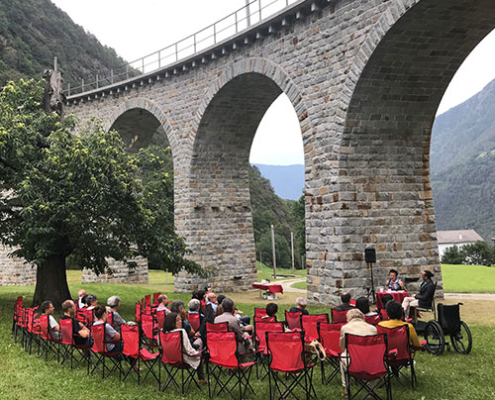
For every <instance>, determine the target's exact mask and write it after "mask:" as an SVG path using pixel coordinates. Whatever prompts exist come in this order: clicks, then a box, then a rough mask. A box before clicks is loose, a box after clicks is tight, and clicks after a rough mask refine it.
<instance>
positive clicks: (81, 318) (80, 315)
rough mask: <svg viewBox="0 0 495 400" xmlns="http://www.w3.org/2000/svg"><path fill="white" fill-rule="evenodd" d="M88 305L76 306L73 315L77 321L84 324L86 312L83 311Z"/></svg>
mask: <svg viewBox="0 0 495 400" xmlns="http://www.w3.org/2000/svg"><path fill="white" fill-rule="evenodd" d="M87 308H88V307H83V308H77V309H76V314H75V317H76V319H77V320H78V321H79V322H82V323H83V324H86V314H85V311H86V309H87Z"/></svg>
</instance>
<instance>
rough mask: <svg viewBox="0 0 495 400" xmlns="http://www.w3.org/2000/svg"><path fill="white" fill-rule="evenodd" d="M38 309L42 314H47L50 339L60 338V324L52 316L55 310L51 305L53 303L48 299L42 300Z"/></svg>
mask: <svg viewBox="0 0 495 400" xmlns="http://www.w3.org/2000/svg"><path fill="white" fill-rule="evenodd" d="M40 311H41V313H42V314H44V315H48V333H49V334H50V336H51V338H52V339H55V340H60V339H62V331H61V330H60V325H59V324H58V322H57V321H56V320H55V318H53V311H55V307H53V303H52V302H51V301H49V300H47V301H44V302H43V303H41V305H40Z"/></svg>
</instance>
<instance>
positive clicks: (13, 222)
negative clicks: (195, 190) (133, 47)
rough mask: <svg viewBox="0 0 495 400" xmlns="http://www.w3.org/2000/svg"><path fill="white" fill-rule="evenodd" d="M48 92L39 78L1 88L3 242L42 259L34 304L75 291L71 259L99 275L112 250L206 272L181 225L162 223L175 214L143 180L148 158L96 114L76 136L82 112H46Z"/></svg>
mask: <svg viewBox="0 0 495 400" xmlns="http://www.w3.org/2000/svg"><path fill="white" fill-rule="evenodd" d="M42 97H43V85H42V83H41V82H35V81H33V80H31V81H22V80H21V81H20V82H19V83H18V84H15V83H13V82H10V83H9V84H7V85H6V86H5V87H4V88H3V89H2V91H1V93H0V211H1V218H0V240H1V241H2V243H4V244H7V245H9V246H13V247H15V248H17V250H16V251H15V254H16V255H18V256H21V257H24V258H25V259H26V260H27V261H28V262H32V263H34V264H36V265H37V281H36V289H35V295H34V303H35V304H37V303H39V302H41V301H43V300H46V299H50V300H52V301H53V302H54V304H56V305H59V304H60V303H61V302H62V301H64V300H66V299H67V298H70V293H69V289H68V286H67V280H66V272H65V271H66V259H67V257H69V256H71V258H72V259H73V261H74V262H75V263H76V264H77V265H79V266H80V267H81V268H90V269H92V270H93V271H95V272H96V273H101V272H103V271H105V270H106V269H107V267H108V263H107V259H108V258H109V257H112V258H114V259H116V260H122V261H127V260H129V259H131V258H132V257H134V256H136V255H143V256H145V257H147V256H149V255H150V254H153V255H154V256H155V257H157V258H159V259H160V260H162V264H163V267H164V268H167V269H168V270H172V271H178V270H179V269H180V268H182V267H185V268H186V269H188V270H190V271H191V272H200V268H199V266H198V265H197V264H195V263H193V262H191V261H189V260H186V259H185V255H186V254H187V253H188V249H187V248H186V246H185V243H184V241H183V239H182V238H181V237H179V236H177V235H176V234H175V233H174V231H173V225H170V224H168V225H164V224H162V223H160V222H161V221H163V219H164V218H167V217H170V218H173V216H170V215H169V214H170V213H168V212H167V211H166V210H165V211H164V210H163V209H162V208H161V204H160V203H159V202H157V201H158V197H157V196H155V197H154V196H153V193H155V192H156V191H155V189H153V188H151V187H149V186H148V187H147V186H146V182H144V183H143V180H141V179H139V176H138V173H137V171H138V168H137V164H138V163H139V159H137V158H136V157H134V156H131V155H129V154H128V153H127V152H126V151H125V147H124V144H123V142H122V140H121V138H120V136H119V135H118V133H117V132H105V131H104V130H103V129H102V127H101V125H100V124H99V123H98V122H96V121H95V122H94V123H93V124H91V125H89V126H88V127H87V128H86V129H85V130H84V131H82V132H79V133H78V134H77V135H75V134H74V133H73V128H74V125H75V121H74V119H73V118H71V117H67V118H65V119H64V120H62V121H61V120H60V117H59V116H58V115H57V114H55V113H54V114H46V113H45V112H44V111H43V107H42V104H41V103H42V101H41V99H42ZM162 178H163V180H165V181H166V179H167V178H166V177H165V176H163V177H162ZM162 183H163V184H164V185H168V186H167V187H169V186H170V183H169V182H162ZM160 212H162V214H160Z"/></svg>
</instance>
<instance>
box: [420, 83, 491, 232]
mask: <svg viewBox="0 0 495 400" xmlns="http://www.w3.org/2000/svg"><path fill="white" fill-rule="evenodd" d="M430 168H431V181H432V187H433V197H434V204H435V214H436V221H437V229H438V230H457V229H474V230H476V231H477V232H478V233H479V234H480V235H481V236H482V237H483V238H484V239H485V240H487V241H489V242H491V238H492V237H495V80H494V81H492V82H490V83H489V84H488V85H487V86H486V87H485V88H484V89H483V90H482V91H481V92H479V93H478V94H476V95H474V96H473V97H471V98H470V99H469V100H467V101H465V102H464V103H462V104H460V105H458V106H457V107H454V108H452V109H451V110H449V111H447V112H446V113H444V114H442V115H440V116H439V117H438V118H437V120H436V121H435V125H434V127H433V134H432V141H431V153H430Z"/></svg>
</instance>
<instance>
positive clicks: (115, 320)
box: [107, 296, 127, 333]
mask: <svg viewBox="0 0 495 400" xmlns="http://www.w3.org/2000/svg"><path fill="white" fill-rule="evenodd" d="M107 306H108V307H109V310H108V312H111V313H113V316H112V326H113V328H114V329H115V330H116V331H117V332H119V333H120V327H121V325H125V324H126V323H127V322H126V321H125V320H124V318H122V317H121V316H120V314H119V308H120V297H119V296H112V297H109V298H108V300H107Z"/></svg>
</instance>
